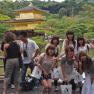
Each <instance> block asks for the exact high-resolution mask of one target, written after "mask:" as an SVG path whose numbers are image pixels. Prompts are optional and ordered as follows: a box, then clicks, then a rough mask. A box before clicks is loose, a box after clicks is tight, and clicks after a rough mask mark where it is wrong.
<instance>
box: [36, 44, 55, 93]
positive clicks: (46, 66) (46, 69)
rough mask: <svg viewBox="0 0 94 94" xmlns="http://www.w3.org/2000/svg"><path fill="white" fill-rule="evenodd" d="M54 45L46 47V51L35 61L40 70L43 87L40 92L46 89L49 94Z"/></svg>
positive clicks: (53, 61)
mask: <svg viewBox="0 0 94 94" xmlns="http://www.w3.org/2000/svg"><path fill="white" fill-rule="evenodd" d="M54 55H55V46H54V45H52V44H50V45H49V46H48V47H47V48H46V53H42V54H41V55H40V56H39V59H38V61H37V66H38V67H39V68H40V69H41V70H42V81H41V82H42V84H43V89H42V92H41V94H44V93H45V91H46V90H47V89H48V94H51V89H52V82H51V73H50V70H51V69H53V68H54V65H55V64H54V63H55V57H54Z"/></svg>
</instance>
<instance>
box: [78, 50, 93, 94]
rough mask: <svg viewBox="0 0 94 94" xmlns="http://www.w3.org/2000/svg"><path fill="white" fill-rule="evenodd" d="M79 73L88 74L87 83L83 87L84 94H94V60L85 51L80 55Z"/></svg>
mask: <svg viewBox="0 0 94 94" xmlns="http://www.w3.org/2000/svg"><path fill="white" fill-rule="evenodd" d="M78 71H79V73H80V74H82V73H83V72H85V73H87V75H86V78H85V82H84V84H83V87H82V94H93V93H94V91H93V93H90V92H91V91H92V88H91V87H92V84H93V82H94V58H90V57H89V56H88V55H87V53H86V52H85V51H81V52H80V53H79V69H78ZM93 86H94V84H93Z"/></svg>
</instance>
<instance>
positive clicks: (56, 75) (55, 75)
mask: <svg viewBox="0 0 94 94" xmlns="http://www.w3.org/2000/svg"><path fill="white" fill-rule="evenodd" d="M53 72H54V79H59V77H58V68H54V69H53Z"/></svg>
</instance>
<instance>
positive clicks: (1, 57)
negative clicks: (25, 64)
mask: <svg viewBox="0 0 94 94" xmlns="http://www.w3.org/2000/svg"><path fill="white" fill-rule="evenodd" d="M0 59H3V56H0ZM0 68H4V65H0ZM3 81H4V74H0V82H3Z"/></svg>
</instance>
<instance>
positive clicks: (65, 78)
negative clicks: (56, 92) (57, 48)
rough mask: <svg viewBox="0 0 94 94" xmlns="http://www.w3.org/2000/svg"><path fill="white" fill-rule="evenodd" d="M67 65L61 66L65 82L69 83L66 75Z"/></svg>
mask: <svg viewBox="0 0 94 94" xmlns="http://www.w3.org/2000/svg"><path fill="white" fill-rule="evenodd" d="M64 69H65V64H61V70H62V74H63V76H64V81H65V82H67V81H68V79H67V76H66V73H65V70H64Z"/></svg>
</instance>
